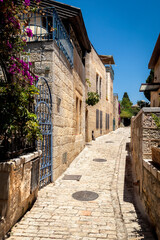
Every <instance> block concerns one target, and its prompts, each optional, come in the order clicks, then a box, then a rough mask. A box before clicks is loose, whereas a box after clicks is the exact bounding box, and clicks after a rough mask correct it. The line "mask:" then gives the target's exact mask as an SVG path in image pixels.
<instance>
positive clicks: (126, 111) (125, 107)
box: [120, 92, 137, 118]
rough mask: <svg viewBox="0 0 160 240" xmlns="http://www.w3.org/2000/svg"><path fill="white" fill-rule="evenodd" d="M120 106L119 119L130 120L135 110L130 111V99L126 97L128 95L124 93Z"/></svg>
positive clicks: (135, 112)
mask: <svg viewBox="0 0 160 240" xmlns="http://www.w3.org/2000/svg"><path fill="white" fill-rule="evenodd" d="M120 106H121V114H120V117H121V118H131V117H132V116H134V115H136V114H137V109H134V108H133V109H132V107H131V106H132V102H131V101H130V98H129V96H128V93H127V92H125V93H124V95H123V98H122V101H120Z"/></svg>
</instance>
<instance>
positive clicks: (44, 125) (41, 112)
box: [35, 77, 53, 187]
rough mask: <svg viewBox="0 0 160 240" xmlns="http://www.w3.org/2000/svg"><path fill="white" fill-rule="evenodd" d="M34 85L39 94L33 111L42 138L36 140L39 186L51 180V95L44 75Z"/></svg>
mask: <svg viewBox="0 0 160 240" xmlns="http://www.w3.org/2000/svg"><path fill="white" fill-rule="evenodd" d="M36 87H37V88H38V89H39V95H38V96H37V98H36V107H35V113H36V115H37V118H38V121H39V124H40V128H41V132H42V136H43V140H42V141H38V142H37V148H40V149H41V150H42V159H41V163H40V187H43V186H45V185H46V184H48V183H50V182H52V181H53V176H52V168H53V163H52V96H51V91H50V87H49V85H48V82H47V80H46V79H45V78H44V77H40V78H39V79H38V81H37V84H36Z"/></svg>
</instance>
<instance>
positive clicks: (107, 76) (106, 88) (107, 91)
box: [106, 76, 109, 100]
mask: <svg viewBox="0 0 160 240" xmlns="http://www.w3.org/2000/svg"><path fill="white" fill-rule="evenodd" d="M107 78H108V76H107ZM108 97H109V96H108V79H106V99H107V100H109V99H108Z"/></svg>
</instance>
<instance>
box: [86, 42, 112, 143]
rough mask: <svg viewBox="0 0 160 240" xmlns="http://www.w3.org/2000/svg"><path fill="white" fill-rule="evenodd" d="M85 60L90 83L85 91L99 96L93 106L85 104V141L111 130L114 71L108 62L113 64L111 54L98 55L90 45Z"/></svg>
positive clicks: (87, 77)
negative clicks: (89, 50) (98, 99)
mask: <svg viewBox="0 0 160 240" xmlns="http://www.w3.org/2000/svg"><path fill="white" fill-rule="evenodd" d="M85 60H86V67H85V69H86V79H88V80H89V82H90V85H91V86H88V87H87V92H96V93H98V94H99V97H100V101H99V102H98V103H97V104H96V105H95V106H86V141H87V142H89V141H91V140H92V139H93V138H96V137H98V136H101V135H104V134H106V133H108V132H109V131H111V130H113V79H114V71H113V69H112V67H111V66H110V65H109V64H114V59H113V56H102V55H98V54H97V52H96V51H95V49H94V48H93V46H92V48H91V52H90V53H87V55H86V58H85ZM108 65H109V66H108ZM86 96H87V94H86Z"/></svg>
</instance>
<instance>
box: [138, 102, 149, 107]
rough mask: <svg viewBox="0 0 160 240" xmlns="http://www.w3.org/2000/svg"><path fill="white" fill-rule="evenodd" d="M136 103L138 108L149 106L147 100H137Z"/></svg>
mask: <svg viewBox="0 0 160 240" xmlns="http://www.w3.org/2000/svg"><path fill="white" fill-rule="evenodd" d="M137 105H138V106H139V107H140V108H143V107H149V106H150V104H149V102H145V101H143V100H139V101H137Z"/></svg>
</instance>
